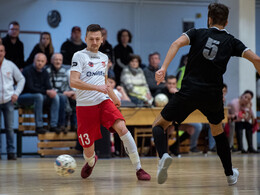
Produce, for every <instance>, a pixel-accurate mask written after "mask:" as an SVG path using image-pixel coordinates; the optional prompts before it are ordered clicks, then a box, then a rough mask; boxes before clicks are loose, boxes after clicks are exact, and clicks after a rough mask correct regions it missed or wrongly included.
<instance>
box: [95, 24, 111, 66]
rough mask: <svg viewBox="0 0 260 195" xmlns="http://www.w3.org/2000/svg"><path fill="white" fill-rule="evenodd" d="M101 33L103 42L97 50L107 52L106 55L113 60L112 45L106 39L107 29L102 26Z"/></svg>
mask: <svg viewBox="0 0 260 195" xmlns="http://www.w3.org/2000/svg"><path fill="white" fill-rule="evenodd" d="M101 33H102V37H103V43H102V44H101V45H100V47H99V49H98V50H99V51H101V52H102V53H104V54H107V56H108V57H109V58H110V59H111V61H112V62H114V53H113V48H112V45H111V44H110V43H109V42H108V40H107V30H106V29H105V28H104V27H103V28H101Z"/></svg>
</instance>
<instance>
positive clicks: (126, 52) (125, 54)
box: [114, 29, 141, 85]
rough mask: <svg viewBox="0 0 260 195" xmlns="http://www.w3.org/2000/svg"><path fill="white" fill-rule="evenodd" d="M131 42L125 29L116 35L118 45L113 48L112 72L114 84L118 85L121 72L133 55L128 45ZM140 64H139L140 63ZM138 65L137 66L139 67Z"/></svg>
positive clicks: (129, 35)
mask: <svg viewBox="0 0 260 195" xmlns="http://www.w3.org/2000/svg"><path fill="white" fill-rule="evenodd" d="M131 41H132V34H131V33H130V31H129V30H127V29H122V30H120V31H118V33H117V42H118V44H117V45H116V46H115V48H114V55H115V67H114V72H115V76H116V84H117V85H120V81H121V79H120V77H121V72H122V70H123V69H124V68H126V67H127V66H128V63H129V61H130V55H131V54H133V53H134V51H133V49H132V47H131V46H130V45H129V43H131ZM140 64H141V63H140ZM140 64H139V65H140Z"/></svg>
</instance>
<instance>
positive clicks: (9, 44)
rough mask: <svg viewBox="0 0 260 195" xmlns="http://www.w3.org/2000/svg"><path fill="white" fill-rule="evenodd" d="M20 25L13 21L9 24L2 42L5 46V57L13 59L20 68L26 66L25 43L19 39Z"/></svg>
mask: <svg viewBox="0 0 260 195" xmlns="http://www.w3.org/2000/svg"><path fill="white" fill-rule="evenodd" d="M19 32H20V25H19V23H18V22H16V21H13V22H10V24H9V29H8V33H7V35H6V36H5V37H4V38H3V40H2V42H3V45H4V46H5V51H6V54H5V58H6V59H8V60H11V61H12V62H13V63H15V64H16V66H18V68H19V69H22V68H23V67H24V65H25V64H24V48H23V43H22V42H21V41H20V39H19V37H18V36H19Z"/></svg>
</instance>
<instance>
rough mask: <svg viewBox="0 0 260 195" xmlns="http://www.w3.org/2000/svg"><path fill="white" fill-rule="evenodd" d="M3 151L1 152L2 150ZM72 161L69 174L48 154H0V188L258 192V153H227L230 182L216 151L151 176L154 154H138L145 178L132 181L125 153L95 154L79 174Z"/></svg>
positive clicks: (56, 191) (94, 191)
mask: <svg viewBox="0 0 260 195" xmlns="http://www.w3.org/2000/svg"><path fill="white" fill-rule="evenodd" d="M2 157H3V156H2ZM75 159H76V161H77V164H78V167H77V169H76V172H75V173H74V174H72V175H71V176H69V177H61V176H58V175H57V174H56V173H55V171H54V167H53V164H54V160H55V158H54V157H44V158H40V157H38V156H25V157H23V158H19V159H18V160H17V161H7V160H4V159H2V160H0V194H1V195H2V194H26V195H27V194H30V195H31V194H32V195H33V194H36V195H40V194H47V195H49V194H50V195H56V194H57V195H58V194H61V195H67V194H68V195H69V194H77V195H80V194H98V195H99V194H101V195H103V194H111V195H112V194H124V195H128V194H129V195H132V194H133V195H141V194H147V195H157V194H158V195H164V194H189V195H190V194H198V195H201V194H215V195H219V194H225V195H237V194H239V195H240V194H243V195H259V194H260V155H259V154H258V155H257V154H256V155H250V154H248V155H244V154H243V155H242V154H232V159H233V166H234V167H237V168H238V169H239V172H240V177H239V181H238V183H237V184H236V185H235V186H228V185H227V182H226V177H225V175H224V173H223V168H222V165H221V163H220V160H219V159H218V157H217V155H216V154H211V155H208V156H207V157H205V156H203V155H202V154H200V155H183V156H182V157H181V158H176V157H175V158H174V160H173V163H172V165H171V167H170V168H169V171H168V180H167V181H166V182H165V183H164V184H162V185H159V184H157V182H156V171H157V162H158V159H157V158H155V157H151V158H141V161H142V165H143V168H144V169H145V170H146V171H147V172H149V173H150V174H151V176H152V179H151V181H137V179H136V176H135V171H134V169H133V167H132V165H131V164H130V161H129V159H128V158H111V159H99V160H98V162H97V164H96V167H95V169H94V170H93V172H92V175H91V176H90V177H89V178H88V179H81V177H80V170H81V167H82V165H83V163H84V161H83V158H81V157H75Z"/></svg>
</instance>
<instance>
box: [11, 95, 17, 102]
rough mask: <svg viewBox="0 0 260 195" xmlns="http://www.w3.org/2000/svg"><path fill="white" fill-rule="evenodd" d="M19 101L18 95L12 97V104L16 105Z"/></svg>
mask: <svg viewBox="0 0 260 195" xmlns="http://www.w3.org/2000/svg"><path fill="white" fill-rule="evenodd" d="M17 99H18V96H17V95H16V94H13V95H12V97H11V100H12V103H15V102H16V101H17Z"/></svg>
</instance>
